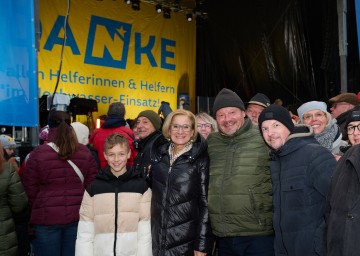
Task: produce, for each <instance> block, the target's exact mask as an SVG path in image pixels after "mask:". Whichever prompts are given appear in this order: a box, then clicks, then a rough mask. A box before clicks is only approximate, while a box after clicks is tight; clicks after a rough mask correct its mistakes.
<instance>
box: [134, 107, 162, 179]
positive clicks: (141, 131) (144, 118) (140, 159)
mask: <svg viewBox="0 0 360 256" xmlns="http://www.w3.org/2000/svg"><path fill="white" fill-rule="evenodd" d="M135 125H136V129H137V134H138V136H139V140H138V141H135V145H134V146H135V148H137V150H138V154H137V156H136V158H135V164H134V166H135V170H136V171H138V172H139V173H140V174H143V175H144V176H147V173H148V167H149V164H150V149H151V146H152V144H153V142H154V141H155V140H156V139H157V138H158V137H159V136H162V135H161V131H160V128H161V125H162V123H161V119H160V117H159V115H157V114H156V113H155V112H154V111H153V110H144V111H142V112H140V113H139V115H138V116H137V118H136V124H135Z"/></svg>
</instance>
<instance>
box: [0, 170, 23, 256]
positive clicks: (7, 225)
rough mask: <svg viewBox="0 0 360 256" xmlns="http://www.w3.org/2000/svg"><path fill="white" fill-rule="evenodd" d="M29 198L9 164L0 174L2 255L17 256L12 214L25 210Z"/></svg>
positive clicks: (0, 251)
mask: <svg viewBox="0 0 360 256" xmlns="http://www.w3.org/2000/svg"><path fill="white" fill-rule="evenodd" d="M27 204H28V198H27V196H26V194H25V192H24V188H23V185H22V183H21V181H20V177H19V175H18V174H17V172H16V171H15V170H14V168H12V165H11V164H10V163H7V164H6V166H5V169H4V170H3V171H2V172H1V173H0V255H6V256H13V255H17V238H16V232H15V224H14V220H13V218H12V213H19V212H21V211H23V210H25V208H26V206H27Z"/></svg>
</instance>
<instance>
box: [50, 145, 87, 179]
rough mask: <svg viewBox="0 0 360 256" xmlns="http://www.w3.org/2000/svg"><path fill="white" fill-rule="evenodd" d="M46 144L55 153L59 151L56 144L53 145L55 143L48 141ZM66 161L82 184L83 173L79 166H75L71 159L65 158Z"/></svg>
mask: <svg viewBox="0 0 360 256" xmlns="http://www.w3.org/2000/svg"><path fill="white" fill-rule="evenodd" d="M47 145H48V146H50V147H51V148H52V149H53V150H54V151H56V152H57V153H59V148H58V146H57V145H55V143H53V142H49V143H48V144H47ZM67 162H68V163H69V164H70V165H71V167H72V168H73V169H74V171H75V172H76V174H77V175H78V176H79V178H80V180H81V183H83V184H84V175H83V174H82V172H81V171H80V169H79V167H77V166H76V164H74V162H73V161H71V160H67Z"/></svg>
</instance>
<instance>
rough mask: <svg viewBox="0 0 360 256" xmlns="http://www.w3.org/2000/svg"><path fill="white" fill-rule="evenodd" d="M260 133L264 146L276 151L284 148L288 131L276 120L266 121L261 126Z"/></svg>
mask: <svg viewBox="0 0 360 256" xmlns="http://www.w3.org/2000/svg"><path fill="white" fill-rule="evenodd" d="M261 131H262V135H263V137H264V140H265V142H266V144H268V145H269V146H270V147H271V148H273V149H275V150H277V149H279V148H281V147H282V146H284V144H285V142H286V140H287V138H288V137H289V135H290V131H289V129H288V128H286V126H285V125H283V124H282V123H280V122H279V121H276V120H266V121H264V122H263V123H262V124H261Z"/></svg>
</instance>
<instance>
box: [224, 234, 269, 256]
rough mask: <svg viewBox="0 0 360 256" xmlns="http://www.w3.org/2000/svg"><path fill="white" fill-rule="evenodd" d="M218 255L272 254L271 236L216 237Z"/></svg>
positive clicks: (265, 255) (256, 255) (263, 255)
mask: <svg viewBox="0 0 360 256" xmlns="http://www.w3.org/2000/svg"><path fill="white" fill-rule="evenodd" d="M218 253H219V256H274V255H275V253H274V237H273V236H235V237H222V238H218Z"/></svg>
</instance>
